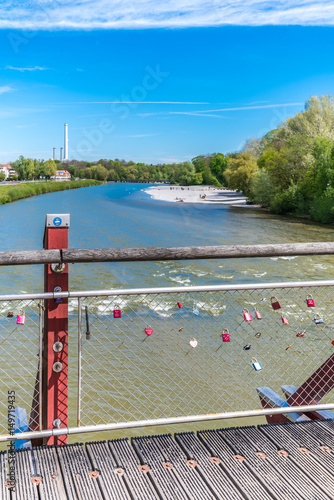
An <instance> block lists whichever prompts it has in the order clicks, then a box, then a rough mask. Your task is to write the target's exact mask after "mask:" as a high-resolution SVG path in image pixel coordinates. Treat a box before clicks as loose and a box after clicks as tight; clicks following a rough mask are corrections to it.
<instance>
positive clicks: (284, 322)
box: [282, 314, 289, 325]
mask: <svg viewBox="0 0 334 500" xmlns="http://www.w3.org/2000/svg"><path fill="white" fill-rule="evenodd" d="M282 323H283V325H288V324H289V321H288V320H287V319H286V318H284V316H283V314H282Z"/></svg>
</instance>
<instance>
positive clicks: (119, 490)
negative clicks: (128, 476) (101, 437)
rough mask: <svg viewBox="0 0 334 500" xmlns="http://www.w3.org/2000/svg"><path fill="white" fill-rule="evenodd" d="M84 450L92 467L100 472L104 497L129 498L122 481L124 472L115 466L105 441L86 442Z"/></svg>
mask: <svg viewBox="0 0 334 500" xmlns="http://www.w3.org/2000/svg"><path fill="white" fill-rule="evenodd" d="M86 451H87V453H88V456H89V458H90V461H91V463H92V466H93V469H95V470H98V471H99V472H100V476H99V480H100V486H101V490H102V493H103V495H104V497H105V498H108V499H109V500H130V498H131V497H130V495H129V493H128V491H127V488H126V485H125V483H124V481H123V477H124V473H123V471H122V470H120V469H119V468H118V467H117V464H116V462H115V459H114V457H113V456H112V454H111V451H110V448H109V446H108V444H107V443H106V441H102V442H98V443H96V442H95V443H87V444H86Z"/></svg>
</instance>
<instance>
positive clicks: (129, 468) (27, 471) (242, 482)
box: [0, 421, 334, 500]
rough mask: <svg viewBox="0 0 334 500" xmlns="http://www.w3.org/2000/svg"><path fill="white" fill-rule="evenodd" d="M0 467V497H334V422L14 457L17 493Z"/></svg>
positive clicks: (0, 463) (1, 462) (0, 458)
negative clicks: (8, 484)
mask: <svg viewBox="0 0 334 500" xmlns="http://www.w3.org/2000/svg"><path fill="white" fill-rule="evenodd" d="M0 467H1V486H0V490H1V498H3V499H11V498H12V499H15V500H21V499H22V500H26V499H27V500H28V499H29V500H30V499H36V500H38V499H41V500H44V499H45V500H53V499H54V500H62V499H71V500H72V499H73V500H74V499H75V500H77V499H80V500H81V499H82V500H86V499H87V500H92V499H94V500H95V499H96V500H97V499H115V500H122V499H124V500H128V499H145V500H146V499H159V498H160V499H173V500H175V499H198V500H207V499H217V498H218V499H224V500H225V499H227V500H228V499H231V500H232V499H233V500H234V499H241V498H246V499H254V500H255V499H256V500H259V499H260V500H261V499H269V498H275V499H277V500H282V499H284V500H285V499H291V500H292V499H307V500H311V499H319V500H320V499H328V498H332V499H334V421H308V422H300V423H291V424H290V423H289V424H275V425H263V426H259V427H258V428H256V427H242V428H240V427H239V428H228V429H222V430H220V431H213V430H210V431H202V432H198V433H197V434H194V433H192V432H190V433H189V432H187V433H180V434H176V435H175V436H174V438H173V437H172V436H171V435H159V436H154V437H152V436H145V437H140V438H134V439H132V441H131V443H130V441H129V440H127V439H119V440H113V441H108V442H105V441H104V442H91V443H88V444H86V445H84V444H72V445H68V446H63V447H39V448H34V449H33V450H32V451H31V450H24V451H18V452H17V454H16V480H17V483H16V491H15V493H14V492H9V490H8V488H6V487H5V486H4V483H5V481H6V473H7V460H6V456H5V453H2V454H0ZM37 483H39V484H37Z"/></svg>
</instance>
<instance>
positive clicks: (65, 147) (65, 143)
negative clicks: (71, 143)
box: [64, 123, 68, 161]
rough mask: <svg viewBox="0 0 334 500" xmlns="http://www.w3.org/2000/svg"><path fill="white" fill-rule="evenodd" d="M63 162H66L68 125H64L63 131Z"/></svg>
mask: <svg viewBox="0 0 334 500" xmlns="http://www.w3.org/2000/svg"><path fill="white" fill-rule="evenodd" d="M64 132H65V133H64V161H67V160H68V125H67V123H65V131H64Z"/></svg>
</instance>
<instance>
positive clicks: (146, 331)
mask: <svg viewBox="0 0 334 500" xmlns="http://www.w3.org/2000/svg"><path fill="white" fill-rule="evenodd" d="M145 333H146V335H148V336H150V335H152V333H153V328H145Z"/></svg>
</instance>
